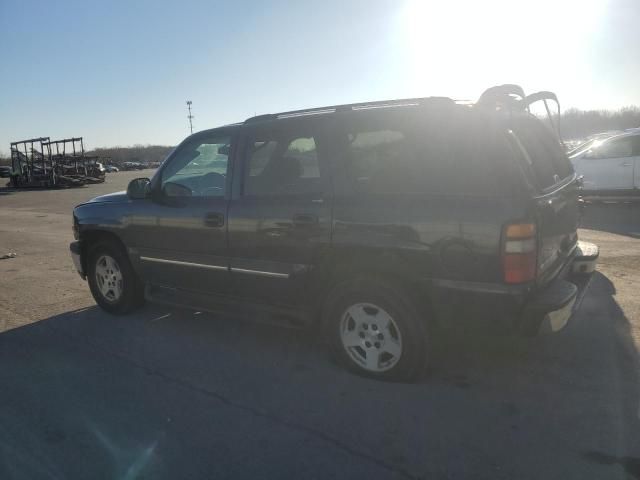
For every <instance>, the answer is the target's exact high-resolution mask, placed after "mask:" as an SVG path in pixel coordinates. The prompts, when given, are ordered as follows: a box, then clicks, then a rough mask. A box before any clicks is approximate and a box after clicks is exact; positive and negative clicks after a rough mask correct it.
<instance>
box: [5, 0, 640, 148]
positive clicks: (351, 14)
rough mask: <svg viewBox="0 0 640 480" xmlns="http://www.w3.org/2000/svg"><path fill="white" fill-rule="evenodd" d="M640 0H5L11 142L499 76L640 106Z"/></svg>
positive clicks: (110, 132)
mask: <svg viewBox="0 0 640 480" xmlns="http://www.w3.org/2000/svg"><path fill="white" fill-rule="evenodd" d="M639 80H640V0H521V1H518V0H482V1H476V0H465V1H462V0H445V1H430V0H422V1H421V0H368V1H361V0H352V1H350V0H322V1H320V0H315V1H305V0H296V1H293V0H289V1H280V0H273V1H269V2H267V1H246V0H233V1H213V0H209V1H206V0H193V1H190V0H181V1H164V0H123V1H120V0H112V1H109V0H106V1H100V2H98V1H88V0H81V1H80V0H78V1H76V0H58V1H55V2H52V1H48V0H47V1H35V0H0V153H4V154H7V153H8V152H9V143H10V142H11V141H15V140H20V139H24V138H32V137H39V136H49V137H51V138H52V139H53V138H67V137H71V136H83V137H84V139H85V145H86V146H88V148H94V147H104V146H116V145H121V146H125V145H134V144H161V145H175V144H177V143H178V142H179V141H181V140H182V139H183V138H184V137H185V136H187V135H188V134H189V125H188V120H187V111H186V105H185V101H186V100H191V101H193V115H194V116H195V118H194V131H198V130H204V129H206V128H213V127H216V126H219V125H223V124H226V123H231V122H236V121H243V120H244V119H246V118H247V117H250V116H253V115H254V114H262V113H269V112H278V111H283V110H291V109H298V108H306V107H313V106H322V105H332V104H338V103H352V102H359V101H369V100H381V99H391V98H406V97H423V96H449V97H452V98H456V99H468V100H475V99H477V98H478V96H479V95H480V94H481V93H482V91H483V90H484V89H485V88H487V87H489V86H491V85H496V84H503V83H518V84H520V85H522V86H523V87H524V89H525V91H527V92H533V91H536V90H552V91H555V92H556V93H557V94H558V95H559V98H560V101H561V104H562V107H563V108H568V107H577V108H582V109H594V108H597V109H600V108H610V109H615V108H620V107H623V106H628V105H632V104H633V105H640V81H639Z"/></svg>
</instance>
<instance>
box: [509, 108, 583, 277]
mask: <svg viewBox="0 0 640 480" xmlns="http://www.w3.org/2000/svg"><path fill="white" fill-rule="evenodd" d="M512 136H513V137H514V140H515V142H516V143H517V145H518V150H519V151H520V152H521V161H522V164H523V170H524V172H525V177H526V178H527V181H528V183H530V184H531V188H532V191H534V192H535V193H534V195H533V198H532V203H531V212H530V215H531V216H532V217H533V218H534V219H535V220H536V224H537V241H538V255H537V282H538V284H546V283H548V282H549V281H551V280H552V279H553V278H555V277H556V276H557V275H558V273H559V272H560V270H561V269H562V267H563V266H564V265H565V264H566V262H567V261H568V259H569V258H570V257H571V255H572V253H573V250H574V248H575V246H576V244H577V241H578V235H577V229H578V222H579V215H580V212H579V205H578V195H579V188H578V182H577V180H576V175H575V173H574V171H573V167H572V166H571V162H570V161H569V159H568V158H567V156H566V154H565V153H564V150H563V149H562V147H561V145H560V144H559V142H558V140H557V139H556V136H555V134H554V133H553V132H552V131H551V130H550V129H549V128H547V127H546V126H545V125H544V124H543V123H542V122H541V121H540V120H538V119H537V118H535V117H533V116H532V115H529V114H526V115H522V116H518V118H515V119H513V122H512Z"/></svg>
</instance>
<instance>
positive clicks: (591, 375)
mask: <svg viewBox="0 0 640 480" xmlns="http://www.w3.org/2000/svg"><path fill="white" fill-rule="evenodd" d="M590 288H591V290H590V292H589V295H587V297H586V299H585V301H584V303H583V305H582V308H581V310H580V312H579V314H578V316H577V317H576V318H575V319H574V320H575V321H573V322H572V323H571V324H570V325H569V326H568V327H567V329H566V330H565V331H563V332H561V333H560V334H558V335H556V336H552V337H545V338H537V339H534V340H533V341H531V342H530V343H528V344H527V345H523V344H522V343H521V342H518V343H514V342H510V341H509V340H508V339H506V338H502V339H495V338H493V339H492V338H478V337H474V338H464V337H462V338H457V339H455V341H452V342H450V343H449V344H447V348H445V349H444V353H443V356H442V358H441V359H440V360H439V362H438V369H437V370H436V371H434V372H432V374H431V375H430V376H429V377H428V378H425V379H424V380H423V381H421V382H419V383H416V384H412V385H406V384H390V383H382V382H376V381H372V380H368V379H364V378H360V377H356V376H353V375H352V374H350V373H347V372H345V371H343V370H342V369H341V368H340V367H339V366H337V365H334V364H333V363H332V362H331V361H329V359H328V357H327V355H326V354H325V351H324V349H323V348H322V347H321V346H319V345H318V344H317V342H316V341H315V337H314V334H313V333H311V332H305V331H297V330H288V329H283V328H278V327H273V326H269V325H263V324H258V323H252V322H248V321H244V320H239V319H227V318H224V319H223V318H216V317H215V316H213V315H208V314H196V313H194V312H189V311H184V310H168V309H164V308H160V307H155V306H148V307H146V308H144V309H143V310H141V311H140V312H138V313H136V314H134V315H130V316H127V317H112V316H110V315H107V314H105V313H103V312H102V311H100V310H98V309H97V308H89V309H86V310H80V311H74V312H68V313H66V314H63V315H59V316H56V317H52V318H50V319H47V320H44V321H41V322H38V323H36V324H33V325H29V326H26V327H22V328H19V329H15V330H12V331H9V332H6V333H4V334H2V335H0V385H2V393H1V394H0V478H3V479H13V478H16V479H21V478H29V479H31V478H79V479H86V478H92V479H98V478H111V479H112V478H118V479H120V478H154V479H155V478H250V477H257V478H284V477H287V478H323V479H324V478H360V477H364V476H370V477H373V478H475V479H483V478H487V479H496V478H505V479H506V478H509V479H511V478H532V479H533V478H597V479H603V478H621V477H622V475H623V473H626V474H627V475H629V476H631V477H636V478H640V477H638V471H637V468H636V467H637V464H638V463H637V459H638V457H640V452H639V451H638V448H639V447H640V437H639V436H638V428H639V422H638V405H639V404H638V400H639V397H640V395H639V390H640V388H639V383H638V354H637V352H636V349H635V347H634V344H633V341H632V339H631V337H630V332H629V323H628V320H627V319H626V317H625V315H624V312H623V311H622V310H621V309H620V307H619V306H618V304H617V303H616V301H615V289H614V286H613V284H612V283H611V282H610V281H609V280H608V279H607V278H606V277H605V276H603V275H601V274H597V275H596V277H595V278H594V280H593V282H592V285H591V287H590Z"/></svg>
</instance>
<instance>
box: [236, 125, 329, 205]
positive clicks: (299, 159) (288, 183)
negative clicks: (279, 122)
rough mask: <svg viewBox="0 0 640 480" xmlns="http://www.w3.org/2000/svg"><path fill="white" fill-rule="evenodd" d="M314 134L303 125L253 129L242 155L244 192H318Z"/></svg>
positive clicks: (318, 179) (273, 193) (316, 150)
mask: <svg viewBox="0 0 640 480" xmlns="http://www.w3.org/2000/svg"><path fill="white" fill-rule="evenodd" d="M317 137H318V135H317V132H314V131H313V130H310V129H309V128H304V126H300V128H296V127H295V126H293V127H292V126H289V127H283V126H276V127H273V126H272V127H269V128H265V129H257V130H256V131H254V133H253V134H251V135H250V136H249V139H248V142H247V150H246V153H245V158H244V165H245V167H244V190H243V192H244V195H249V196H269V195H294V194H305V193H321V192H322V191H323V183H322V179H321V176H320V164H319V156H318V149H317V142H318V138H317Z"/></svg>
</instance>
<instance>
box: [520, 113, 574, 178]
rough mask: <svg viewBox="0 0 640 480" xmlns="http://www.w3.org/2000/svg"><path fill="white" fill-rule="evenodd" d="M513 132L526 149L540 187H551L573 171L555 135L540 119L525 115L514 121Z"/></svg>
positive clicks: (526, 160) (527, 160)
mask: <svg viewBox="0 0 640 480" xmlns="http://www.w3.org/2000/svg"><path fill="white" fill-rule="evenodd" d="M513 133H514V134H515V135H516V136H517V138H518V140H519V142H520V144H521V145H522V147H524V149H525V150H526V156H525V159H524V160H525V162H526V163H527V168H528V169H530V171H531V172H532V173H533V176H534V177H535V183H536V184H537V185H538V187H540V189H545V188H549V187H551V186H553V185H555V184H556V183H559V182H560V181H562V180H563V179H565V178H567V177H568V176H569V175H571V174H572V173H573V167H572V166H571V162H570V161H569V159H568V158H567V156H566V154H565V153H564V150H563V149H562V147H561V146H560V143H559V142H558V141H557V140H556V138H555V135H554V134H553V133H552V132H551V131H550V130H549V129H548V128H547V127H546V126H545V125H543V124H542V123H541V122H540V121H539V120H537V119H536V118H533V117H525V118H521V119H518V120H516V121H515V122H514V128H513Z"/></svg>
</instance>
